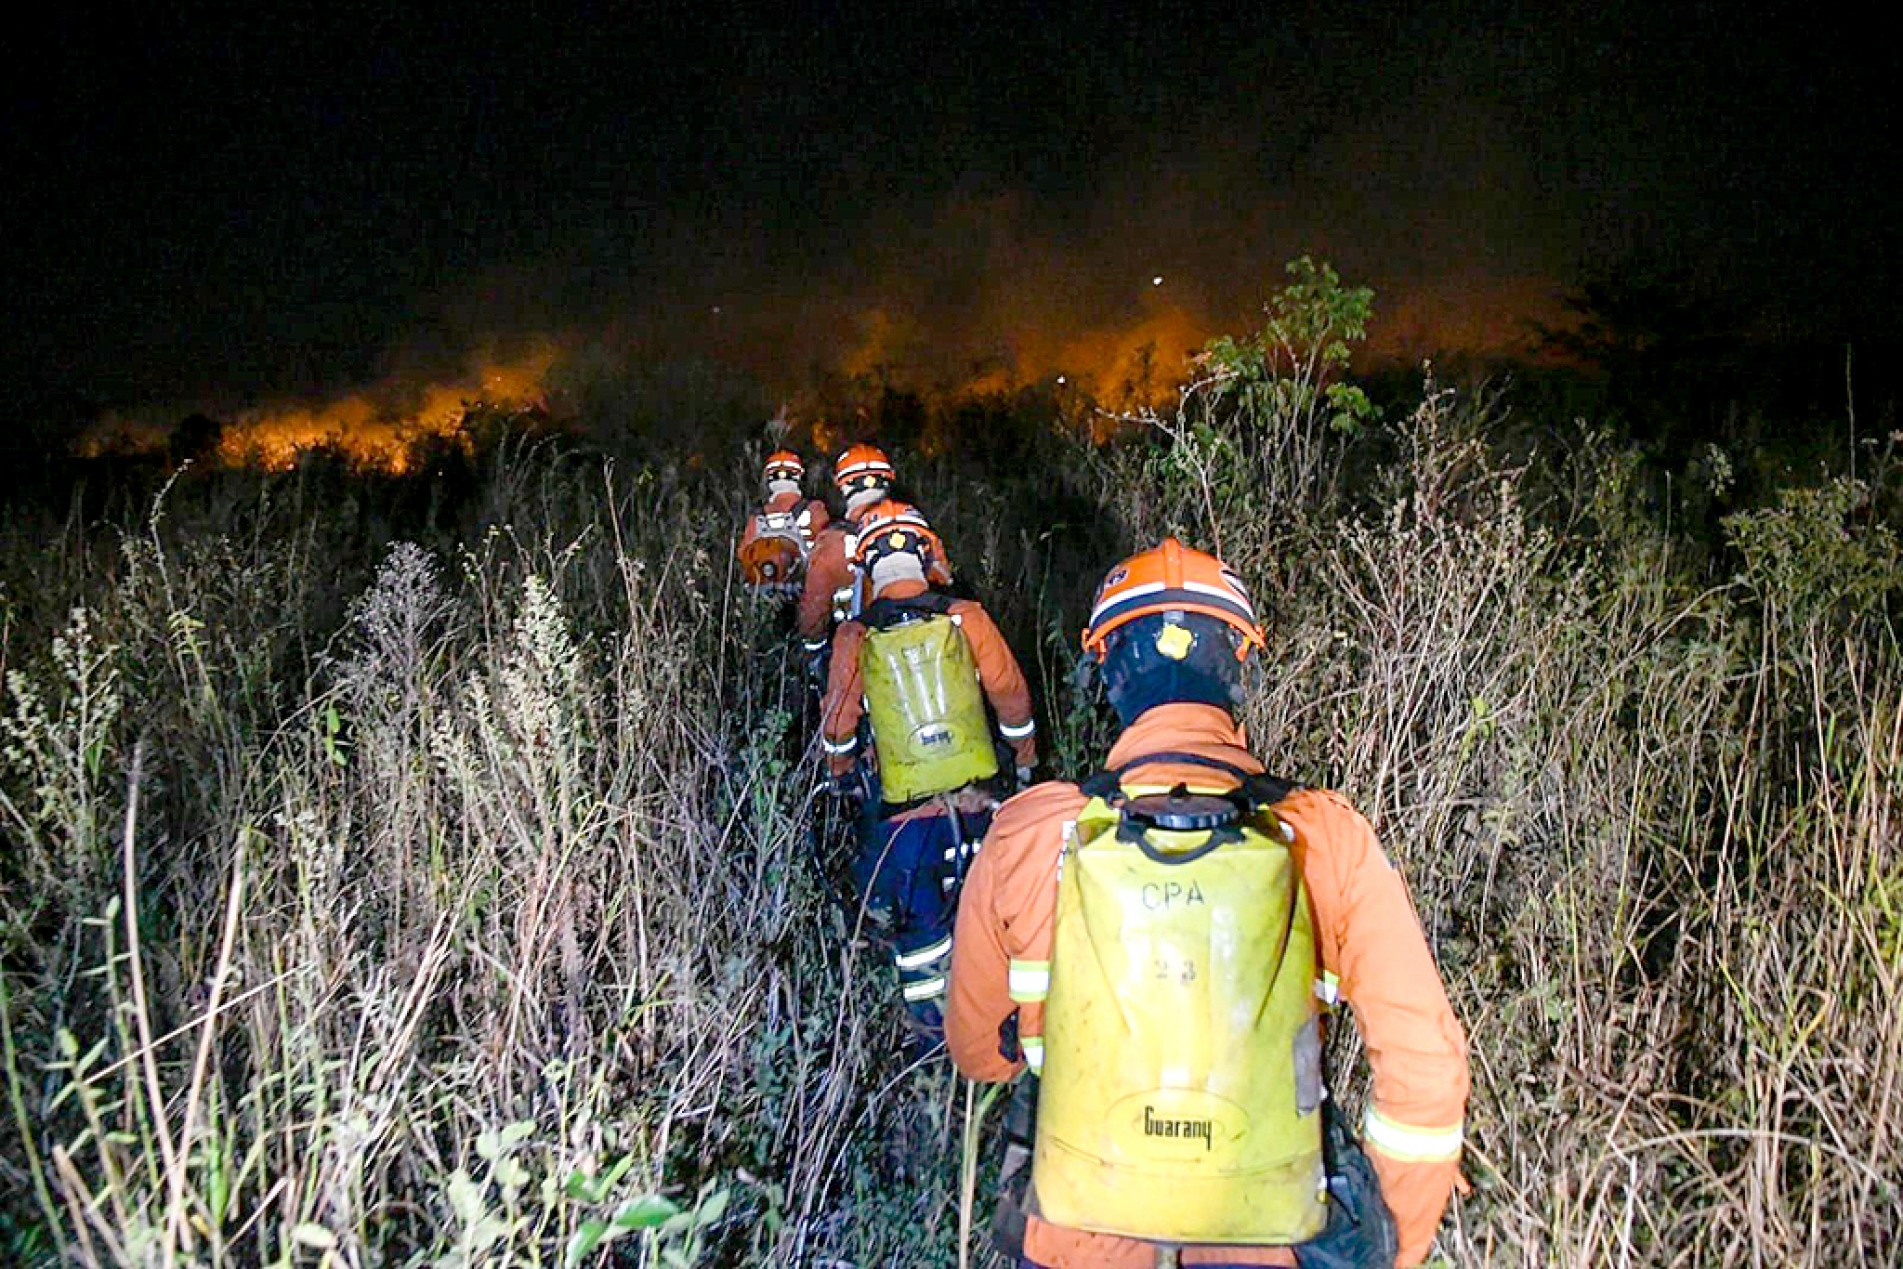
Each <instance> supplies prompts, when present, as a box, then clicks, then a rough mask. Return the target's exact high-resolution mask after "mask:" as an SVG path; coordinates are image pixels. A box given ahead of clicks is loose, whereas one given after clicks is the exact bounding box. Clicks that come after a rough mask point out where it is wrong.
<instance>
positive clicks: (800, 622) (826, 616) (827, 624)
mask: <svg viewBox="0 0 1903 1269" xmlns="http://www.w3.org/2000/svg"><path fill="white" fill-rule="evenodd" d="M857 524H858V521H856V520H853V519H850V518H848V519H845V520H834V521H833V522H832V523H831V524H830V525H828V526H827V527H826V530H825V531H824V532H823V533H821V534H820V535H819V536H818V537H817V538H816V539H815V540H814V542H813V550H812V553H811V554H809V555H808V556H807V557H806V583H805V586H804V588H803V589H802V590H801V591H800V602H799V610H798V612H797V614H796V615H795V617H794V620H793V626H794V629H795V630H796V631H797V632H798V633H799V637H800V638H801V639H802V640H803V641H805V644H806V647H807V650H808V651H809V652H817V651H819V650H820V649H821V648H823V647H825V646H826V632H827V630H828V629H830V628H831V626H832V621H833V593H834V592H835V591H838V590H839V589H841V588H842V587H845V586H849V585H851V584H852V581H853V572H852V562H851V560H850V559H849V558H848V556H849V549H850V547H851V546H852V533H853V529H854V528H855V527H856V526H857ZM925 575H926V576H927V577H929V578H930V579H931V581H932V585H934V586H937V587H940V588H943V587H946V586H950V585H951V581H952V575H951V567H950V566H949V565H948V564H946V563H945V562H944V561H942V560H933V561H932V566H931V568H930V569H929V570H927V572H926V574H925Z"/></svg>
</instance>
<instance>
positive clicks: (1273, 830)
mask: <svg viewBox="0 0 1903 1269" xmlns="http://www.w3.org/2000/svg"><path fill="white" fill-rule="evenodd" d="M1083 644H1084V650H1085V653H1086V655H1087V656H1088V657H1089V658H1090V659H1091V660H1093V661H1094V662H1095V663H1096V666H1097V669H1098V672H1099V674H1100V675H1101V678H1102V682H1103V684H1104V687H1105V689H1106V692H1107V695H1108V696H1109V700H1110V704H1111V706H1112V707H1113V708H1114V709H1115V711H1116V713H1117V716H1118V718H1119V720H1120V721H1121V723H1122V725H1123V732H1122V734H1121V736H1120V737H1119V738H1118V739H1117V741H1116V743H1115V744H1114V745H1113V746H1112V748H1111V750H1110V754H1109V757H1108V760H1107V762H1106V771H1105V772H1104V773H1103V774H1101V775H1099V776H1097V777H1093V778H1091V779H1089V780H1086V781H1084V782H1083V783H1082V784H1081V785H1080V784H1072V783H1068V782H1055V781H1053V782H1047V783H1044V784H1040V785H1038V786H1036V787H1035V788H1031V789H1028V790H1026V791H1024V792H1021V793H1019V794H1018V795H1017V796H1016V797H1014V798H1012V799H1011V800H1010V801H1008V802H1007V803H1005V804H1004V805H1003V806H1002V807H1000V808H999V810H998V812H997V814H996V816H995V818H994V819H993V822H992V825H991V829H990V832H989V833H988V834H987V836H986V838H985V841H984V849H983V851H982V852H981V853H980V854H979V855H978V856H977V858H976V860H975V861H974V864H973V867H972V869H971V872H970V875H969V877H968V878H967V881H966V884H965V888H964V896H963V899H962V900H961V904H960V909H959V913H958V919H957V925H956V934H957V938H956V940H955V948H956V950H955V952H954V954H953V962H952V976H951V977H952V981H951V990H950V998H949V1003H948V1008H947V1018H946V1033H947V1041H948V1045H949V1047H950V1050H951V1055H952V1058H953V1060H954V1061H955V1062H956V1064H957V1065H958V1067H959V1069H960V1070H962V1071H963V1072H964V1073H965V1074H966V1075H968V1076H970V1077H971V1078H973V1079H978V1080H990V1081H1002V1080H1009V1079H1011V1078H1013V1077H1014V1076H1015V1075H1017V1074H1018V1072H1020V1071H1022V1070H1024V1069H1026V1068H1027V1067H1028V1068H1029V1070H1030V1072H1031V1074H1032V1075H1033V1076H1034V1077H1035V1078H1034V1079H1028V1080H1026V1081H1024V1084H1023V1085H1022V1086H1021V1090H1020V1091H1025V1090H1029V1091H1028V1092H1026V1099H1027V1100H1031V1099H1034V1102H1035V1108H1036V1117H1035V1127H1034V1128H1031V1129H1029V1130H1028V1131H1027V1132H1025V1133H1024V1134H1023V1136H1024V1137H1026V1138H1028V1140H1026V1141H1024V1142H1022V1143H1021V1144H1020V1146H1019V1148H1017V1149H1016V1150H1012V1149H1007V1156H1006V1170H1007V1171H1008V1172H1009V1171H1015V1170H1016V1168H1017V1167H1019V1166H1021V1165H1022V1163H1023V1162H1024V1161H1025V1158H1026V1156H1027V1154H1028V1160H1029V1164H1030V1169H1029V1171H1030V1177H1029V1196H1028V1197H1027V1198H1026V1200H1025V1201H1024V1202H1022V1203H1020V1204H1013V1203H1010V1202H1003V1203H1001V1207H1000V1213H999V1216H1000V1219H999V1220H997V1221H995V1222H994V1228H997V1229H1000V1230H1002V1231H1004V1232H1005V1233H1006V1234H1007V1235H1009V1234H1012V1233H1016V1234H1020V1235H1021V1237H1022V1250H1021V1253H1019V1254H1021V1255H1022V1257H1023V1259H1022V1261H1021V1263H1022V1264H1023V1265H1026V1266H1034V1267H1044V1269H1073V1267H1075V1266H1084V1265H1089V1266H1094V1267H1105V1269H1138V1267H1139V1266H1144V1267H1147V1266H1149V1265H1151V1264H1153V1263H1162V1257H1161V1255H1160V1252H1168V1253H1170V1254H1173V1255H1178V1256H1180V1260H1178V1261H1177V1263H1180V1264H1182V1265H1186V1266H1187V1265H1260V1264H1280V1265H1293V1264H1304V1265H1318V1266H1330V1267H1335V1266H1342V1267H1346V1266H1372V1265H1392V1264H1396V1263H1398V1264H1402V1265H1412V1264H1416V1263H1418V1262H1420V1261H1421V1259H1422V1258H1423V1257H1424V1256H1425V1255H1426V1254H1427V1251H1428V1247H1429V1244H1430V1243H1431V1241H1432V1240H1433V1237H1434V1231H1435V1229H1436V1228H1437V1226H1438V1225H1439V1223H1440V1218H1441V1214H1442V1212H1443V1210H1444V1209H1445V1207H1446V1205H1447V1202H1448V1196H1449V1192H1450V1191H1451V1189H1452V1188H1453V1186H1454V1184H1455V1178H1456V1175H1457V1170H1458V1166H1459V1160H1460V1152H1461V1132H1462V1120H1463V1115H1464V1110H1465V1104H1466V1098H1467V1089H1468V1071H1467V1056H1466V1041H1465V1038H1464V1036H1463V1035H1462V1032H1461V1028H1460V1024H1459V1023H1458V1021H1456V1019H1455V1017H1454V1013H1453V1010H1452V1008H1451V1007H1450V1006H1449V1004H1448V1002H1447V994H1446V991H1445V989H1444V987H1443V985H1442V982H1441V977H1440V973H1439V971H1438V969H1437V968H1436V967H1435V964H1434V960H1433V957H1432V955H1431V954H1430V952H1429V950H1428V946H1427V941H1426V938H1425V937H1424V935H1423V933H1422V930H1421V925H1420V922H1419V920H1418V918H1417V917H1416V916H1415V913H1414V909H1413V906H1412V904H1411V902H1410V900H1409V898H1408V892H1407V887H1406V884H1405V883H1404V882H1403V880H1402V878H1401V874H1400V873H1399V871H1397V870H1396V869H1395V867H1394V866H1393V864H1391V863H1390V862H1389V861H1388V859H1387V858H1386V856H1385V855H1384V854H1383V853H1382V850H1381V846H1380V843H1379V842H1378V841H1376V839H1375V835H1374V831H1373V829H1372V828H1371V826H1370V825H1369V823H1368V821H1367V820H1366V819H1364V818H1362V816H1361V815H1360V814H1359V813H1358V812H1357V811H1356V810H1355V809H1354V808H1353V807H1352V806H1350V805H1349V804H1348V802H1347V801H1346V800H1344V799H1343V798H1342V797H1341V796H1340V795H1339V794H1336V793H1331V792H1327V791H1324V790H1320V789H1308V788H1301V787H1299V786H1294V785H1289V784H1286V783H1284V782H1281V781H1278V780H1274V779H1272V778H1270V777H1268V776H1267V775H1265V774H1264V772H1263V764H1262V763H1261V762H1259V761H1258V760H1257V759H1256V758H1255V757H1254V756H1253V755H1252V754H1251V753H1250V751H1249V749H1248V748H1247V743H1246V740H1245V737H1244V735H1243V731H1242V728H1241V726H1240V724H1239V723H1238V722H1237V721H1236V707H1237V704H1238V703H1239V701H1240V699H1241V691H1240V686H1241V673H1240V672H1241V668H1242V665H1243V663H1244V660H1245V659H1246V658H1247V656H1248V655H1249V653H1250V651H1251V650H1252V649H1255V650H1259V649H1261V648H1262V646H1263V635H1262V630H1261V628H1260V627H1259V626H1258V625H1257V623H1256V618H1255V613H1254V610H1253V608H1252V607H1251V605H1250V601H1249V597H1248V594H1247V592H1246V591H1245V590H1244V588H1243V586H1242V583H1241V581H1240V580H1239V579H1238V578H1237V577H1236V575H1235V574H1234V573H1233V572H1231V571H1230V570H1229V569H1228V568H1226V567H1225V566H1224V565H1223V564H1222V563H1221V562H1220V561H1219V560H1217V559H1216V558H1214V557H1213V556H1210V555H1207V554H1205V553H1203V552H1200V551H1196V550H1192V549H1190V548H1189V547H1186V546H1184V545H1183V544H1181V543H1179V542H1177V541H1176V540H1174V539H1170V540H1167V541H1165V542H1163V543H1162V544H1161V545H1160V546H1158V547H1156V548H1154V549H1152V550H1148V551H1144V552H1142V553H1141V554H1138V555H1135V556H1132V557H1131V558H1129V559H1127V560H1125V561H1124V562H1122V563H1121V564H1118V565H1117V566H1116V567H1115V568H1114V569H1112V570H1111V571H1110V572H1109V573H1108V574H1107V575H1106V576H1105V578H1104V580H1103V583H1102V585H1101V586H1100V587H1099V589H1098V591H1097V595H1096V599H1095V602H1094V604H1093V606H1092V610H1091V613H1090V622H1089V625H1088V627H1087V628H1086V629H1085V631H1084V636H1083ZM1339 1003H1346V1004H1350V1005H1352V1006H1353V1012H1354V1017H1355V1021H1356V1024H1357V1026H1358V1027H1359V1029H1360V1032H1361V1037H1362V1040H1363V1041H1364V1043H1365V1046H1366V1049H1367V1053H1368V1058H1369V1062H1370V1065H1371V1066H1372V1068H1373V1070H1372V1073H1373V1089H1372V1096H1371V1099H1370V1102H1369V1105H1368V1110H1367V1115H1366V1117H1365V1119H1364V1121H1363V1125H1362V1140H1361V1143H1360V1144H1357V1142H1356V1141H1355V1138H1354V1135H1353V1134H1352V1132H1350V1131H1349V1129H1348V1128H1347V1126H1346V1124H1345V1122H1344V1121H1343V1120H1342V1118H1341V1117H1340V1116H1339V1115H1338V1114H1337V1113H1336V1112H1335V1109H1334V1106H1333V1103H1332V1102H1331V1101H1329V1100H1328V1098H1327V1094H1326V1090H1325V1088H1324V1087H1323V1084H1322V1063H1321V1053H1320V1039H1321V1032H1322V1028H1323V1027H1325V1026H1326V1025H1327V1022H1328V1011H1329V1010H1330V1009H1331V1008H1332V1007H1333V1006H1335V1005H1337V1004H1339ZM1364 1146H1365V1150H1364V1148H1363V1147H1364ZM1011 1188H1012V1189H1014V1190H1017V1191H1018V1192H1019V1193H1022V1187H1021V1185H1014V1186H1012V1187H1011Z"/></svg>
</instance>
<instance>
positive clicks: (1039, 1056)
mask: <svg viewBox="0 0 1903 1269" xmlns="http://www.w3.org/2000/svg"><path fill="white" fill-rule="evenodd" d="M1018 1048H1020V1049H1022V1050H1023V1051H1024V1064H1025V1065H1026V1066H1028V1067H1030V1068H1031V1069H1032V1070H1033V1071H1041V1070H1043V1069H1044V1037H1043V1036H1041V1035H1027V1036H1023V1037H1020V1038H1019V1040H1018Z"/></svg>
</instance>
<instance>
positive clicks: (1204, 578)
mask: <svg viewBox="0 0 1903 1269" xmlns="http://www.w3.org/2000/svg"><path fill="white" fill-rule="evenodd" d="M1161 613H1200V614H1201V615H1203V616H1205V617H1214V618H1215V619H1216V620H1218V621H1221V622H1223V623H1224V624H1225V625H1228V626H1229V627H1231V628H1232V629H1234V630H1235V631H1236V632H1237V633H1238V634H1240V635H1241V636H1242V639H1241V643H1240V646H1238V647H1237V648H1236V659H1237V660H1238V661H1240V660H1241V659H1243V658H1244V657H1246V656H1247V655H1248V654H1249V646H1250V645H1251V644H1254V645H1255V646H1256V647H1258V648H1260V647H1263V646H1265V645H1264V641H1263V636H1262V627H1261V626H1259V625H1257V624H1256V620H1255V606H1254V605H1253V604H1251V603H1250V602H1249V592H1248V591H1247V590H1246V589H1244V587H1243V585H1242V579H1241V578H1240V577H1237V576H1236V575H1235V574H1234V573H1233V572H1231V571H1230V569H1229V566H1228V565H1227V564H1224V563H1223V562H1222V561H1221V560H1219V559H1217V558H1216V557H1215V556H1213V555H1210V554H1207V553H1205V552H1203V551H1198V550H1196V549H1195V548H1193V547H1187V546H1184V545H1183V544H1182V543H1181V542H1178V541H1177V540H1176V539H1175V538H1165V539H1163V542H1162V544H1161V545H1159V546H1156V547H1153V548H1151V549H1150V550H1148V551H1140V552H1138V553H1137V554H1135V555H1132V556H1131V557H1130V558H1129V559H1127V560H1125V561H1123V563H1121V564H1119V565H1117V566H1116V567H1115V568H1113V569H1111V570H1110V572H1109V573H1107V574H1106V575H1105V576H1104V579H1103V584H1102V585H1101V586H1099V587H1097V597H1096V599H1095V600H1093V601H1092V602H1091V605H1090V624H1089V625H1087V626H1085V627H1084V651H1085V652H1087V653H1089V654H1090V655H1091V656H1093V657H1095V658H1097V660H1099V661H1101V660H1103V659H1104V639H1105V637H1106V636H1108V635H1109V634H1110V633H1111V632H1112V631H1113V630H1116V629H1117V628H1118V627H1120V626H1123V625H1126V624H1128V623H1129V622H1132V621H1135V620H1136V619H1137V618H1139V617H1147V616H1151V615H1153V614H1161Z"/></svg>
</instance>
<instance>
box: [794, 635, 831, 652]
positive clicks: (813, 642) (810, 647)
mask: <svg viewBox="0 0 1903 1269" xmlns="http://www.w3.org/2000/svg"><path fill="white" fill-rule="evenodd" d="M829 642H831V641H830V640H828V639H824V638H820V639H808V640H807V641H806V642H804V643H802V644H801V645H800V646H801V647H802V648H805V649H806V650H807V651H808V652H824V651H825V650H826V645H827V643H829Z"/></svg>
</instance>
